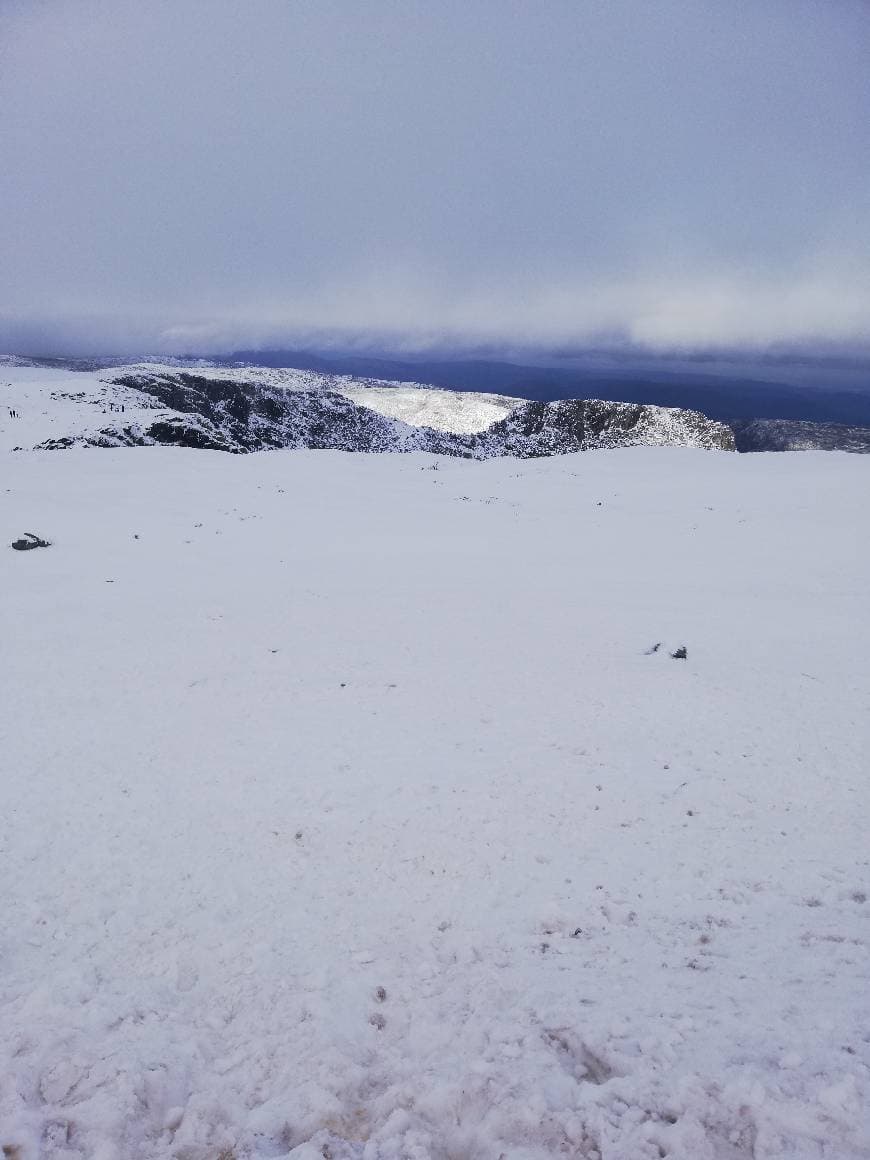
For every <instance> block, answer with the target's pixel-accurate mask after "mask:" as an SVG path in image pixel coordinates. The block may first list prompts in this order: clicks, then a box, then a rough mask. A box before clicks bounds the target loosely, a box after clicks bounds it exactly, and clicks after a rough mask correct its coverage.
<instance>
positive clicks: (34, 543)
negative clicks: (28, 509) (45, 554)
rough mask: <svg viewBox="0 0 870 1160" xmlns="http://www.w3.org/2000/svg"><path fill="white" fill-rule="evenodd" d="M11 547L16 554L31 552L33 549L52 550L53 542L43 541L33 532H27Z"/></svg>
mask: <svg viewBox="0 0 870 1160" xmlns="http://www.w3.org/2000/svg"><path fill="white" fill-rule="evenodd" d="M10 547H13V548H14V549H15V551H16V552H29V551H30V549H31V548H50V547H51V540H43V539H42V538H41V537H40V536H37V535H34V533H33V532H25V533H24V536H23V537H22V538H21V539H20V540H13V541H12V543H11V545H10Z"/></svg>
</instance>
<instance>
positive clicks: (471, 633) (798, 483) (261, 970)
mask: <svg viewBox="0 0 870 1160" xmlns="http://www.w3.org/2000/svg"><path fill="white" fill-rule="evenodd" d="M184 376H188V377H187V378H185V377H184ZM122 379H123V380H125V381H119V380H122ZM234 381H237V382H244V383H250V382H251V381H252V372H251V371H250V370H244V371H242V370H239V371H235V370H227V369H226V368H223V369H221V371H220V372H218V371H216V370H209V369H207V368H197V367H187V368H179V367H177V366H176V367H173V366H163V367H155V366H153V365H150V366H141V367H132V368H131V367H127V368H113V369H111V370H106V369H100V370H93V371H89V372H73V371H69V370H64V369H61V368H58V369H47V368H45V367H38V366H34V365H29V364H27V363H26V362H24V361H22V360H8V361H7V362H6V363H5V364H3V365H2V366H0V391H2V397H0V462H2V473H0V536H2V544H0V593H2V602H0V621H2V624H0V648H2V661H3V663H2V666H0V730H2V738H0V808H2V819H3V825H2V828H0V907H2V910H0V914H2V923H0V1155H2V1157H3V1158H4V1160H271V1158H277V1157H280V1158H288V1160H289V1158H293V1160H545V1158H553V1157H559V1158H566V1157H571V1158H578V1160H579V1158H583V1160H662V1158H664V1157H667V1158H669V1160H780V1158H783V1160H786V1158H787V1160H866V1158H867V1157H868V1156H870V1116H868V1093H870V955H868V947H870V840H868V822H870V810H868V799H870V787H868V753H870V727H868V719H870V618H868V614H867V595H868V590H870V547H868V534H867V533H868V522H867V510H868V499H870V460H868V459H867V458H866V457H865V456H862V455H848V454H845V453H844V452H840V451H831V452H822V451H802V452H789V453H784V454H770V453H758V454H754V455H740V454H731V453H728V451H727V448H729V447H733V437H731V436H730V432H728V431H727V429H725V430H724V431H723V429H722V428H721V425H720V424H713V423H710V422H709V420H705V419H704V418H703V416H692V415H691V413H688V412H663V413H661V414H658V413H656V412H658V411H659V410H660V409H657V408H637V407H632V408H627V410H626V411H625V412H623V411H621V410H620V409H619V405H618V404H602V405H601V406H602V407H606V408H611V410H608V411H601V410H600V409H596V408H595V407H587V408H585V409H582V408H581V409H579V410H578V409H576V408H575V409H574V410H573V411H571V410H570V408H569V409H566V408H565V407H561V409H560V406H561V405H549V406H550V407H551V408H553V409H551V410H547V411H545V412H541V411H540V410H538V411H537V412H534V413H531V412H529V411H528V410H527V409H526V408H527V406H529V405H526V404H521V403H518V401H517V400H514V399H503V398H499V397H498V396H488V397H480V396H465V397H464V399H451V398H448V397H447V395H448V394H449V393H447V392H431V393H429V395H430V396H431V397H426V395H425V394H415V393H414V389H413V388H412V387H410V386H408V385H404V386H402V387H401V388H397V390H398V391H399V392H400V393H398V394H396V395H390V394H389V393H388V391H389V389H388V388H387V387H386V386H385V385H384V384H364V383H360V382H358V381H346V382H345V381H342V380H335V381H330V382H327V383H325V382H324V381H323V377H322V376H313V375H308V374H305V373H303V372H261V373H260V374H259V378H258V379H257V381H258V382H259V383H260V385H261V387H262V390H261V391H260V392H259V393H257V392H254V393H253V395H252V394H251V392H250V391H248V393H245V392H241V393H239V392H234V391H233V390H232V389H231V386H230V387H228V386H226V384H227V383H230V384H232V383H233V382H234ZM215 382H219V383H223V384H225V385H224V386H220V385H219V386H217V387H215V386H209V383H212V384H213V383H215ZM7 383H8V384H9V385H8V386H6V385H4V384H7ZM291 396H292V398H291ZM270 399H277V400H278V403H279V404H280V406H277V407H273V406H271V405H270V404H269V400H270ZM288 399H289V402H288ZM203 400H204V402H203ZM240 400H241V401H240ZM252 400H253V402H252ZM537 406H538V407H539V408H540V407H541V406H546V405H537ZM209 408H211V411H209ZM612 408H615V409H612ZM10 412H12V414H10ZM629 412H630V413H629ZM330 414H332V415H334V417H335V424H334V425H330ZM687 416H688V417H687ZM155 428H156V433H155ZM336 431H337V432H339V434H338V435H336V436H335V438H336V440H337V442H334V443H330V438H331V437H332V436H331V435H330V432H332V433H335V432H336ZM493 431H495V434H493ZM197 432H198V433H199V434H197ZM185 433H186V434H185ZM729 439H730V440H731V441H730V442H729ZM282 440H283V442H282ZM306 440H307V441H308V442H307V443H306V442H305V441H306ZM341 440H344V441H345V442H344V443H342V442H341ZM172 442H175V443H181V444H183V445H182V446H165V445H163V446H160V445H155V444H160V443H164V444H165V443H172ZM620 443H622V444H630V443H640V444H658V445H641V446H626V445H620ZM190 444H193V445H190ZM662 444H664V445H662ZM681 444H682V445H681ZM270 446H271V447H277V448H278V449H275V450H269V451H260V452H259V453H257V454H244V455H243V454H226V451H227V450H232V451H242V450H254V449H255V448H259V447H270ZM314 446H317V447H325V448H326V449H319V450H317V449H312V447H314ZM330 447H332V449H329V448H330ZM342 447H353V448H355V449H356V452H357V453H355V454H349V453H348V451H347V450H345V449H342ZM585 447H598V448H601V449H599V450H583V448H585ZM15 448H18V450H14V449H15ZM51 448H55V449H51ZM57 448H65V449H63V450H58V449H57ZM294 448H295V449H294ZM361 448H364V449H365V450H364V451H362V452H361V451H360V449H361ZM717 448H722V450H717ZM378 450H388V451H396V450H402V451H404V452H406V453H405V454H370V453H366V452H368V451H378ZM557 451H558V452H571V451H578V452H580V453H577V454H573V453H563V454H542V452H557ZM433 452H434V453H433ZM27 532H32V533H33V534H34V535H35V536H37V537H41V538H42V539H43V540H44V541H46V542H47V543H48V546H46V547H41V548H37V549H35V550H31V551H13V550H11V548H10V545H11V544H12V542H13V541H17V540H19V539H20V538H21V537H23V536H24V534H25V533H27ZM674 654H676V655H674Z"/></svg>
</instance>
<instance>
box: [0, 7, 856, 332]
mask: <svg viewBox="0 0 870 1160" xmlns="http://www.w3.org/2000/svg"><path fill="white" fill-rule="evenodd" d="M868 44H870V6H868V5H867V4H866V2H865V0H813V2H810V0H730V2H729V3H727V4H723V3H721V0H659V2H654V3H649V4H638V3H637V2H636V0H525V2H519V0H475V2H474V3H468V0H438V3H436V4H433V3H431V2H430V0H368V2H367V3H365V4H359V3H351V2H350V0H245V2H244V3H242V2H240V0H235V2H232V3H231V2H228V0H148V3H142V2H141V0H21V2H12V0H5V2H4V0H0V46H2V48H0V148H2V156H3V158H4V164H3V165H2V167H0V205H2V214H0V254H2V256H3V261H2V284H0V345H5V346H17V347H18V348H19V349H21V348H23V347H29V348H31V349H35V347H36V346H40V345H41V346H43V347H46V346H54V347H55V348H60V347H64V348H66V349H75V348H79V349H85V348H88V349H97V348H100V349H114V350H118V349H128V350H132V349H143V348H148V349H153V350H157V349H165V350H187V349H191V348H197V349H200V350H205V349H219V348H226V347H232V346H236V345H252V344H257V343H264V344H271V345H274V344H275V343H278V342H282V341H293V340H299V339H300V337H301V338H310V337H311V336H321V337H322V336H324V335H333V336H334V335H336V334H345V335H347V334H351V335H357V336H359V335H361V334H362V335H364V334H377V335H379V336H385V335H386V336H391V337H392V341H394V342H404V343H406V344H410V345H423V346H425V345H426V344H428V343H433V342H438V341H443V340H444V339H445V337H446V338H449V339H450V340H451V341H456V342H460V343H461V342H481V341H482V342H498V341H506V342H514V343H516V342H523V343H535V342H540V343H556V342H583V341H586V340H588V341H605V342H606V341H608V340H612V341H630V342H634V343H639V344H644V345H649V346H651V347H654V348H655V347H659V348H661V347H669V348H670V347H686V348H696V347H728V346H729V345H750V346H753V345H754V346H761V347H763V346H767V345H769V344H780V345H782V344H786V345H787V344H789V343H794V344H801V345H804V346H805V345H806V344H808V343H809V344H812V343H813V342H817V341H818V342H826V343H831V342H833V343H840V344H844V345H848V344H850V343H858V342H861V341H864V340H866V339H867V338H868V336H870V69H868V68H867V46H868Z"/></svg>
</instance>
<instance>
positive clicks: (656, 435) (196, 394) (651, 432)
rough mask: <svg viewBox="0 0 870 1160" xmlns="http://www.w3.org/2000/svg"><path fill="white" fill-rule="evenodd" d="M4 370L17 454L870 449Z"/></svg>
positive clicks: (623, 414)
mask: <svg viewBox="0 0 870 1160" xmlns="http://www.w3.org/2000/svg"><path fill="white" fill-rule="evenodd" d="M0 361H2V363H3V365H4V367H5V370H6V371H8V372H9V373H8V375H2V374H0V378H2V377H12V378H17V379H18V381H16V382H10V383H7V389H8V392H9V396H8V397H9V416H10V420H11V421H10V422H7V421H6V419H5V416H4V415H3V414H0V434H2V435H3V436H4V437H5V439H7V440H10V442H7V446H9V447H13V448H17V449H22V448H25V447H28V446H29V447H34V446H35V447H41V448H46V449H57V448H62V447H70V446H74V445H77V444H78V445H90V446H104V447H117V446H134V445H147V444H152V443H164V444H176V445H181V446H187V447H200V448H208V449H212V450H221V451H229V452H234V453H239V452H248V451H258V450H265V449H268V448H306V447H307V448H331V449H337V450H345V451H369V452H405V451H426V452H431V453H433V454H436V455H445V456H461V457H465V458H472V459H489V458H493V457H495V456H500V455H513V456H517V457H521V458H528V457H532V456H542V455H555V454H565V453H569V452H574V451H584V450H592V449H596V448H605V447H626V446H637V445H655V446H664V445H669V446H687V447H703V448H716V449H721V450H737V451H743V452H747V451H788V450H805V449H812V448H817V449H823V450H845V451H852V452H870V425H868V426H866V427H865V426H860V425H857V424H835V423H813V422H809V421H806V420H796V419H760V418H751V419H733V418H732V419H731V420H730V422H723V421H721V420H717V419H714V418H712V417H710V416H709V415H706V414H703V413H702V412H700V411H698V410H692V409H687V408H684V407H683V408H670V407H662V406H658V405H654V404H649V403H639V402H635V401H625V400H613V399H601V398H575V399H535V398H532V399H528V398H526V399H522V398H518V397H516V396H512V395H510V394H503V393H502V394H496V393H482V392H470V391H454V390H447V389H444V388H438V387H432V386H423V385H421V384H419V383H415V382H396V381H392V380H384V379H373V378H362V377H359V376H357V377H350V376H348V375H345V374H337V373H335V372H325V371H323V370H310V369H309V370H304V369H298V368H283V367H282V368H276V367H263V366H251V365H247V364H243V363H235V364H233V365H230V364H229V363H223V364H217V363H214V362H210V363H208V362H205V361H204V360H196V361H194V360H180V359H176V360H168V361H165V362H160V363H156V362H154V363H140V364H137V365H133V366H124V367H122V366H117V365H111V363H110V360H106V361H105V362H103V361H102V360H95V361H84V360H74V361H72V362H68V361H66V360H59V359H58V360H45V359H42V360H33V359H25V358H9V357H7V358H6V359H4V360H0ZM312 361H313V360H312ZM107 363H108V364H109V365H107ZM16 368H21V370H20V371H18V374H17V375H16ZM416 369H419V368H416ZM0 385H2V384H0ZM13 413H14V417H13ZM4 428H5V430H4Z"/></svg>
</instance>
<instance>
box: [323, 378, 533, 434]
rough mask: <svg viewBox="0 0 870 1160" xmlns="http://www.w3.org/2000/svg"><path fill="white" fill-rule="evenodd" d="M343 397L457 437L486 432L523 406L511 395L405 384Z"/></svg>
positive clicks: (352, 389)
mask: <svg viewBox="0 0 870 1160" xmlns="http://www.w3.org/2000/svg"><path fill="white" fill-rule="evenodd" d="M341 393H342V394H343V395H344V396H345V397H346V398H348V399H352V400H353V402H355V403H360V404H361V405H362V406H363V407H370V408H371V409H372V410H373V411H377V412H379V414H381V415H387V416H389V417H390V418H392V419H401V420H402V422H403V423H409V424H411V425H412V426H415V427H432V428H434V429H435V430H436V431H452V432H453V433H454V434H456V435H471V434H476V433H477V432H480V431H485V430H486V429H487V427H491V426H492V425H493V423H498V422H499V420H500V419H504V418H506V417H507V416H508V415H509V414H510V413H511V411H513V410H515V409H516V408H517V407H518V406H520V405H521V404H522V402H523V400H522V399H514V398H509V397H508V396H507V395H487V394H478V393H475V392H462V391H445V390H440V389H438V388H435V387H429V388H426V387H421V386H419V385H417V384H404V383H401V384H398V383H397V384H393V385H391V386H384V387H375V386H366V385H356V384H354V385H351V386H343V387H342V388H341Z"/></svg>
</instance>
